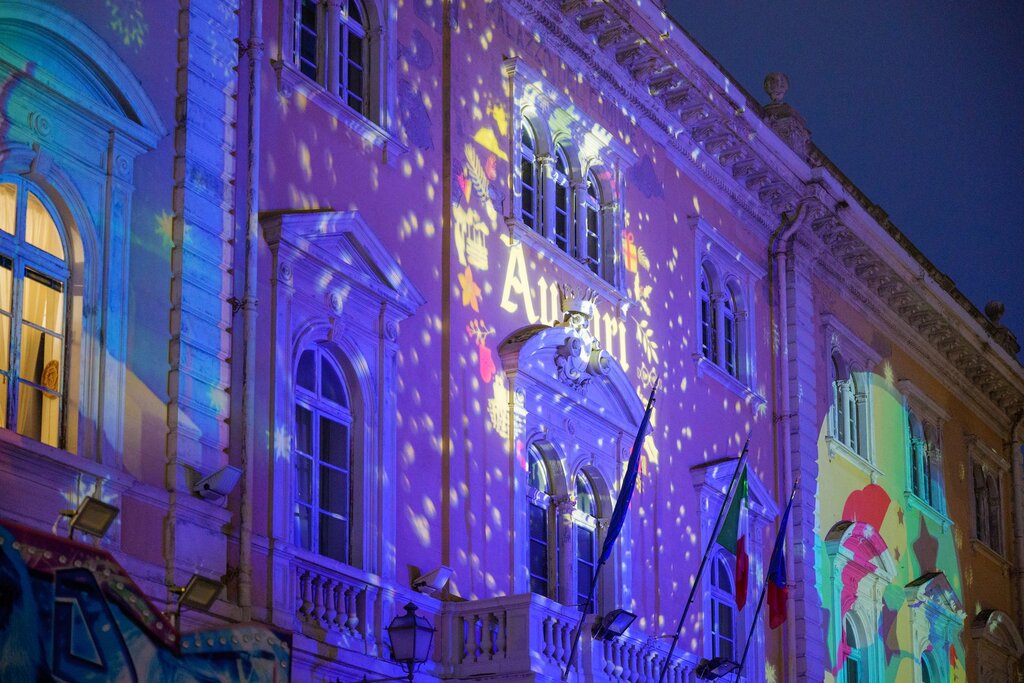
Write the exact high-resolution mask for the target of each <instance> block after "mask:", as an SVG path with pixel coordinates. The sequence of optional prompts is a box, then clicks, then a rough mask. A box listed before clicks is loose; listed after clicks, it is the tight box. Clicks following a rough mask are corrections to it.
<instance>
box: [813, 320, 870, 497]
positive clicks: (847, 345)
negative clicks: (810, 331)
mask: <svg viewBox="0 0 1024 683" xmlns="http://www.w3.org/2000/svg"><path fill="white" fill-rule="evenodd" d="M821 320H822V336H823V337H824V339H825V343H824V345H823V348H824V351H825V358H824V365H825V368H826V375H825V377H826V379H827V382H828V383H829V394H828V395H829V396H830V401H829V406H828V420H827V424H828V430H827V432H826V434H825V443H826V447H827V449H828V456H829V459H830V460H833V459H835V458H836V457H841V458H843V459H844V460H846V461H847V462H849V463H851V464H853V465H854V466H855V467H856V468H858V469H860V470H862V471H863V472H864V473H866V474H867V475H868V476H869V478H870V480H871V482H872V483H875V482H877V481H878V478H879V477H880V476H881V475H882V471H881V470H880V469H879V467H878V463H877V462H876V458H875V434H874V397H873V396H872V393H873V391H874V385H875V381H874V373H873V372H872V368H874V367H875V366H876V365H877V364H878V363H879V361H880V356H879V355H878V353H876V352H875V351H874V349H872V348H871V347H870V346H868V345H867V344H865V343H864V342H863V341H861V340H860V338H859V337H857V336H856V335H855V334H854V333H853V332H852V331H850V329H849V328H847V327H846V326H845V325H844V324H843V323H842V322H840V321H839V319H838V318H836V317H835V316H834V315H832V314H831V313H823V314H822V316H821Z"/></svg>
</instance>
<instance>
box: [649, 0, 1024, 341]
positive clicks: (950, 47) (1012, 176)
mask: <svg viewBox="0 0 1024 683" xmlns="http://www.w3.org/2000/svg"><path fill="white" fill-rule="evenodd" d="M668 9H669V11H670V12H671V13H672V15H673V16H674V17H675V18H676V20H677V21H678V22H679V23H680V25H682V27H683V28H684V29H686V30H687V31H688V32H689V33H690V35H692V36H693V37H694V38H695V39H696V40H697V42H699V43H700V44H701V45H702V46H703V47H704V48H705V49H706V50H707V51H708V52H709V53H711V55H712V56H713V57H714V58H715V59H716V60H717V61H718V62H719V63H720V64H722V66H723V67H724V68H725V70H726V71H727V72H729V73H730V74H731V75H732V76H733V78H735V79H736V80H737V81H738V82H739V83H740V84H741V85H742V86H743V87H744V88H745V89H746V90H747V92H749V93H750V94H751V95H752V96H754V97H755V98H756V99H757V100H758V101H760V102H761V103H762V104H763V103H765V102H766V101H767V99H768V98H767V96H766V95H765V94H764V91H763V90H762V88H761V82H762V81H763V79H764V75H765V74H766V73H767V72H768V71H783V72H785V73H786V74H787V75H788V76H789V81H790V87H789V92H788V93H787V95H786V101H787V102H789V103H790V104H792V105H793V106H795V107H796V108H797V109H799V110H800V112H801V113H802V114H803V115H804V117H805V118H806V119H807V125H808V127H809V128H810V129H811V134H812V136H813V140H814V142H815V143H816V144H817V145H818V147H820V148H821V149H822V151H824V152H825V154H827V155H828V156H829V157H830V158H831V159H832V160H833V161H834V162H835V163H836V164H837V165H838V166H839V168H841V169H842V170H843V172H844V173H845V174H846V175H847V176H848V177H849V178H850V179H851V180H853V182H854V183H855V184H856V185H857V186H858V187H859V188H860V189H861V190H862V191H863V192H864V193H865V194H867V196H868V197H870V198H871V200H872V201H874V202H875V203H877V204H879V205H880V206H881V207H882V208H883V209H885V211H886V212H887V213H888V214H889V217H890V219H892V221H893V223H895V224H896V226H897V227H899V228H900V230H902V231H903V232H904V233H905V234H906V235H907V236H908V237H909V238H910V239H911V241H912V242H914V244H916V245H917V246H918V248H919V249H921V251H922V252H924V254H925V255H926V256H927V257H928V258H929V259H930V260H931V261H932V263H934V264H935V265H936V266H937V267H938V268H939V270H941V271H943V272H945V273H946V274H947V275H949V276H950V277H952V278H953V280H954V281H955V282H956V284H957V286H958V287H959V288H960V291H962V292H963V293H964V294H965V295H966V296H967V298H969V299H970V300H971V301H972V302H974V304H975V305H976V306H978V308H979V309H981V310H984V307H985V303H986V302H987V301H989V300H990V299H1000V300H1002V301H1003V302H1004V303H1005V304H1006V315H1005V316H1004V318H1003V322H1004V323H1006V324H1007V325H1008V326H1009V327H1010V329H1011V330H1013V332H1014V333H1015V334H1016V335H1017V338H1018V340H1020V341H1021V342H1022V343H1024V276H1022V274H1021V273H1022V260H1024V37H1022V36H1024V2H1016V3H1012V4H1011V3H997V2H978V3H952V2H938V1H932V2H920V1H918V2H903V1H901V2H890V3H882V2H876V1H870V2H850V3H839V2H812V1H810V0H804V1H801V2H795V1H792V2H783V1H778V2H771V3H769V2H739V1H737V0H702V1H699V2H685V1H682V0H670V1H669V2H668Z"/></svg>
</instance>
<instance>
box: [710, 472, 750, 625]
mask: <svg viewBox="0 0 1024 683" xmlns="http://www.w3.org/2000/svg"><path fill="white" fill-rule="evenodd" d="M749 503H750V489H749V486H748V484H747V466H746V465H744V466H743V473H742V474H740V480H739V484H738V485H737V486H736V494H735V495H734V496H733V497H732V505H730V506H729V513H728V514H727V515H726V517H725V523H724V524H722V530H721V531H720V532H718V545H720V546H722V547H723V548H725V549H726V550H728V551H729V552H730V553H732V554H733V555H735V556H736V609H743V607H744V606H745V605H746V604H747V576H748V575H749V574H750V555H749V554H748V553H747V533H746V530H747V508H748V507H749Z"/></svg>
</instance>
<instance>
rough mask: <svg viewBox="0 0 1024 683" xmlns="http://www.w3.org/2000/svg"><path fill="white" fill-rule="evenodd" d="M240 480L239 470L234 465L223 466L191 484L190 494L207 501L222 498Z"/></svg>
mask: <svg viewBox="0 0 1024 683" xmlns="http://www.w3.org/2000/svg"><path fill="white" fill-rule="evenodd" d="M241 478H242V470H241V469H239V468H237V467H235V466H234V465H225V466H224V467H221V468H220V469H219V470H217V471H216V472H214V473H213V474H208V475H206V476H205V477H203V478H202V479H200V480H199V481H197V482H196V483H194V484H192V493H194V494H196V495H197V496H199V497H200V498H205V499H207V500H215V499H218V498H223V497H224V496H226V495H228V494H229V493H231V492H232V491H233V490H234V489H235V486H237V485H238V480H239V479H241Z"/></svg>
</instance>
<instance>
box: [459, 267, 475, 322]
mask: <svg viewBox="0 0 1024 683" xmlns="http://www.w3.org/2000/svg"><path fill="white" fill-rule="evenodd" d="M459 286H461V287H462V305H463V306H469V307H471V308H472V309H473V310H474V311H477V312H479V311H480V285H478V284H477V283H475V282H473V270H472V269H471V268H470V267H469V266H466V269H465V270H464V271H462V272H461V273H459Z"/></svg>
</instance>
